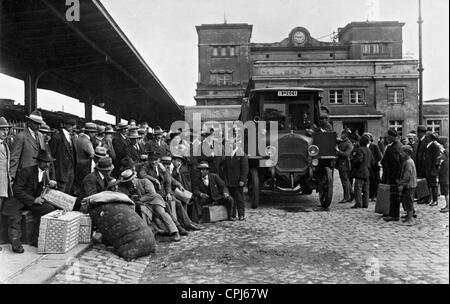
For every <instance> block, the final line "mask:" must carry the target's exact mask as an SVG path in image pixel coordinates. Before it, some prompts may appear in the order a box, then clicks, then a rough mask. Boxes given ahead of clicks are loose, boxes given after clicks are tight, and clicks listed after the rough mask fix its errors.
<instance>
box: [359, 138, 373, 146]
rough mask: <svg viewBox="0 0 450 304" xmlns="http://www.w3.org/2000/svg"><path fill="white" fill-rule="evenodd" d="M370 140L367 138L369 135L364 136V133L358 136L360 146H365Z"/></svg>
mask: <svg viewBox="0 0 450 304" xmlns="http://www.w3.org/2000/svg"><path fill="white" fill-rule="evenodd" d="M369 142H370V139H369V137H367V136H365V135H363V136H361V137H360V138H359V144H360V145H361V146H367V144H368V143H369Z"/></svg>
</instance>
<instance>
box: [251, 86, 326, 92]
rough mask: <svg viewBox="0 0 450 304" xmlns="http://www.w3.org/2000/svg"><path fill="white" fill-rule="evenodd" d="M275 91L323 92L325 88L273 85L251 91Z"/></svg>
mask: <svg viewBox="0 0 450 304" xmlns="http://www.w3.org/2000/svg"><path fill="white" fill-rule="evenodd" d="M273 91H304V92H323V89H317V88H307V87H272V88H258V89H252V90H251V91H250V92H273Z"/></svg>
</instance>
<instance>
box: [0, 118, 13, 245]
mask: <svg viewBox="0 0 450 304" xmlns="http://www.w3.org/2000/svg"><path fill="white" fill-rule="evenodd" d="M11 128H12V125H10V124H8V122H7V121H6V118H4V117H0V211H1V210H2V206H3V202H4V201H5V200H6V199H7V198H9V197H12V193H13V192H12V187H11V176H10V174H9V158H10V154H9V147H8V145H7V144H6V138H7V137H8V133H9V130H10V129H11ZM2 219H3V216H1V215H0V229H1V227H3V225H2ZM0 237H1V236H0ZM3 241H6V240H4V239H3V238H2V239H0V242H3ZM0 244H1V243H0ZM0 251H2V248H1V247H0Z"/></svg>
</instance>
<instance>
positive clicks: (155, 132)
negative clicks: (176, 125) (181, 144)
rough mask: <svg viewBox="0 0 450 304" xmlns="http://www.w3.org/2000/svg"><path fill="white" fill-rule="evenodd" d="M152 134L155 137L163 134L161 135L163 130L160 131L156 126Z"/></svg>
mask: <svg viewBox="0 0 450 304" xmlns="http://www.w3.org/2000/svg"><path fill="white" fill-rule="evenodd" d="M153 133H154V134H155V135H157V134H163V133H164V130H163V129H161V127H160V126H156V127H155V129H154V130H153Z"/></svg>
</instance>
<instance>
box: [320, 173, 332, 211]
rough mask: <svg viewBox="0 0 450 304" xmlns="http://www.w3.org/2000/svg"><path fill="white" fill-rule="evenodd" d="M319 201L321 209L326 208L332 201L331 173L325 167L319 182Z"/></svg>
mask: <svg viewBox="0 0 450 304" xmlns="http://www.w3.org/2000/svg"><path fill="white" fill-rule="evenodd" d="M319 200H320V205H322V207H323V208H328V207H329V206H330V204H331V201H332V200H333V171H332V170H331V168H329V167H325V168H324V170H323V175H322V177H321V178H320V181H319Z"/></svg>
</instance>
